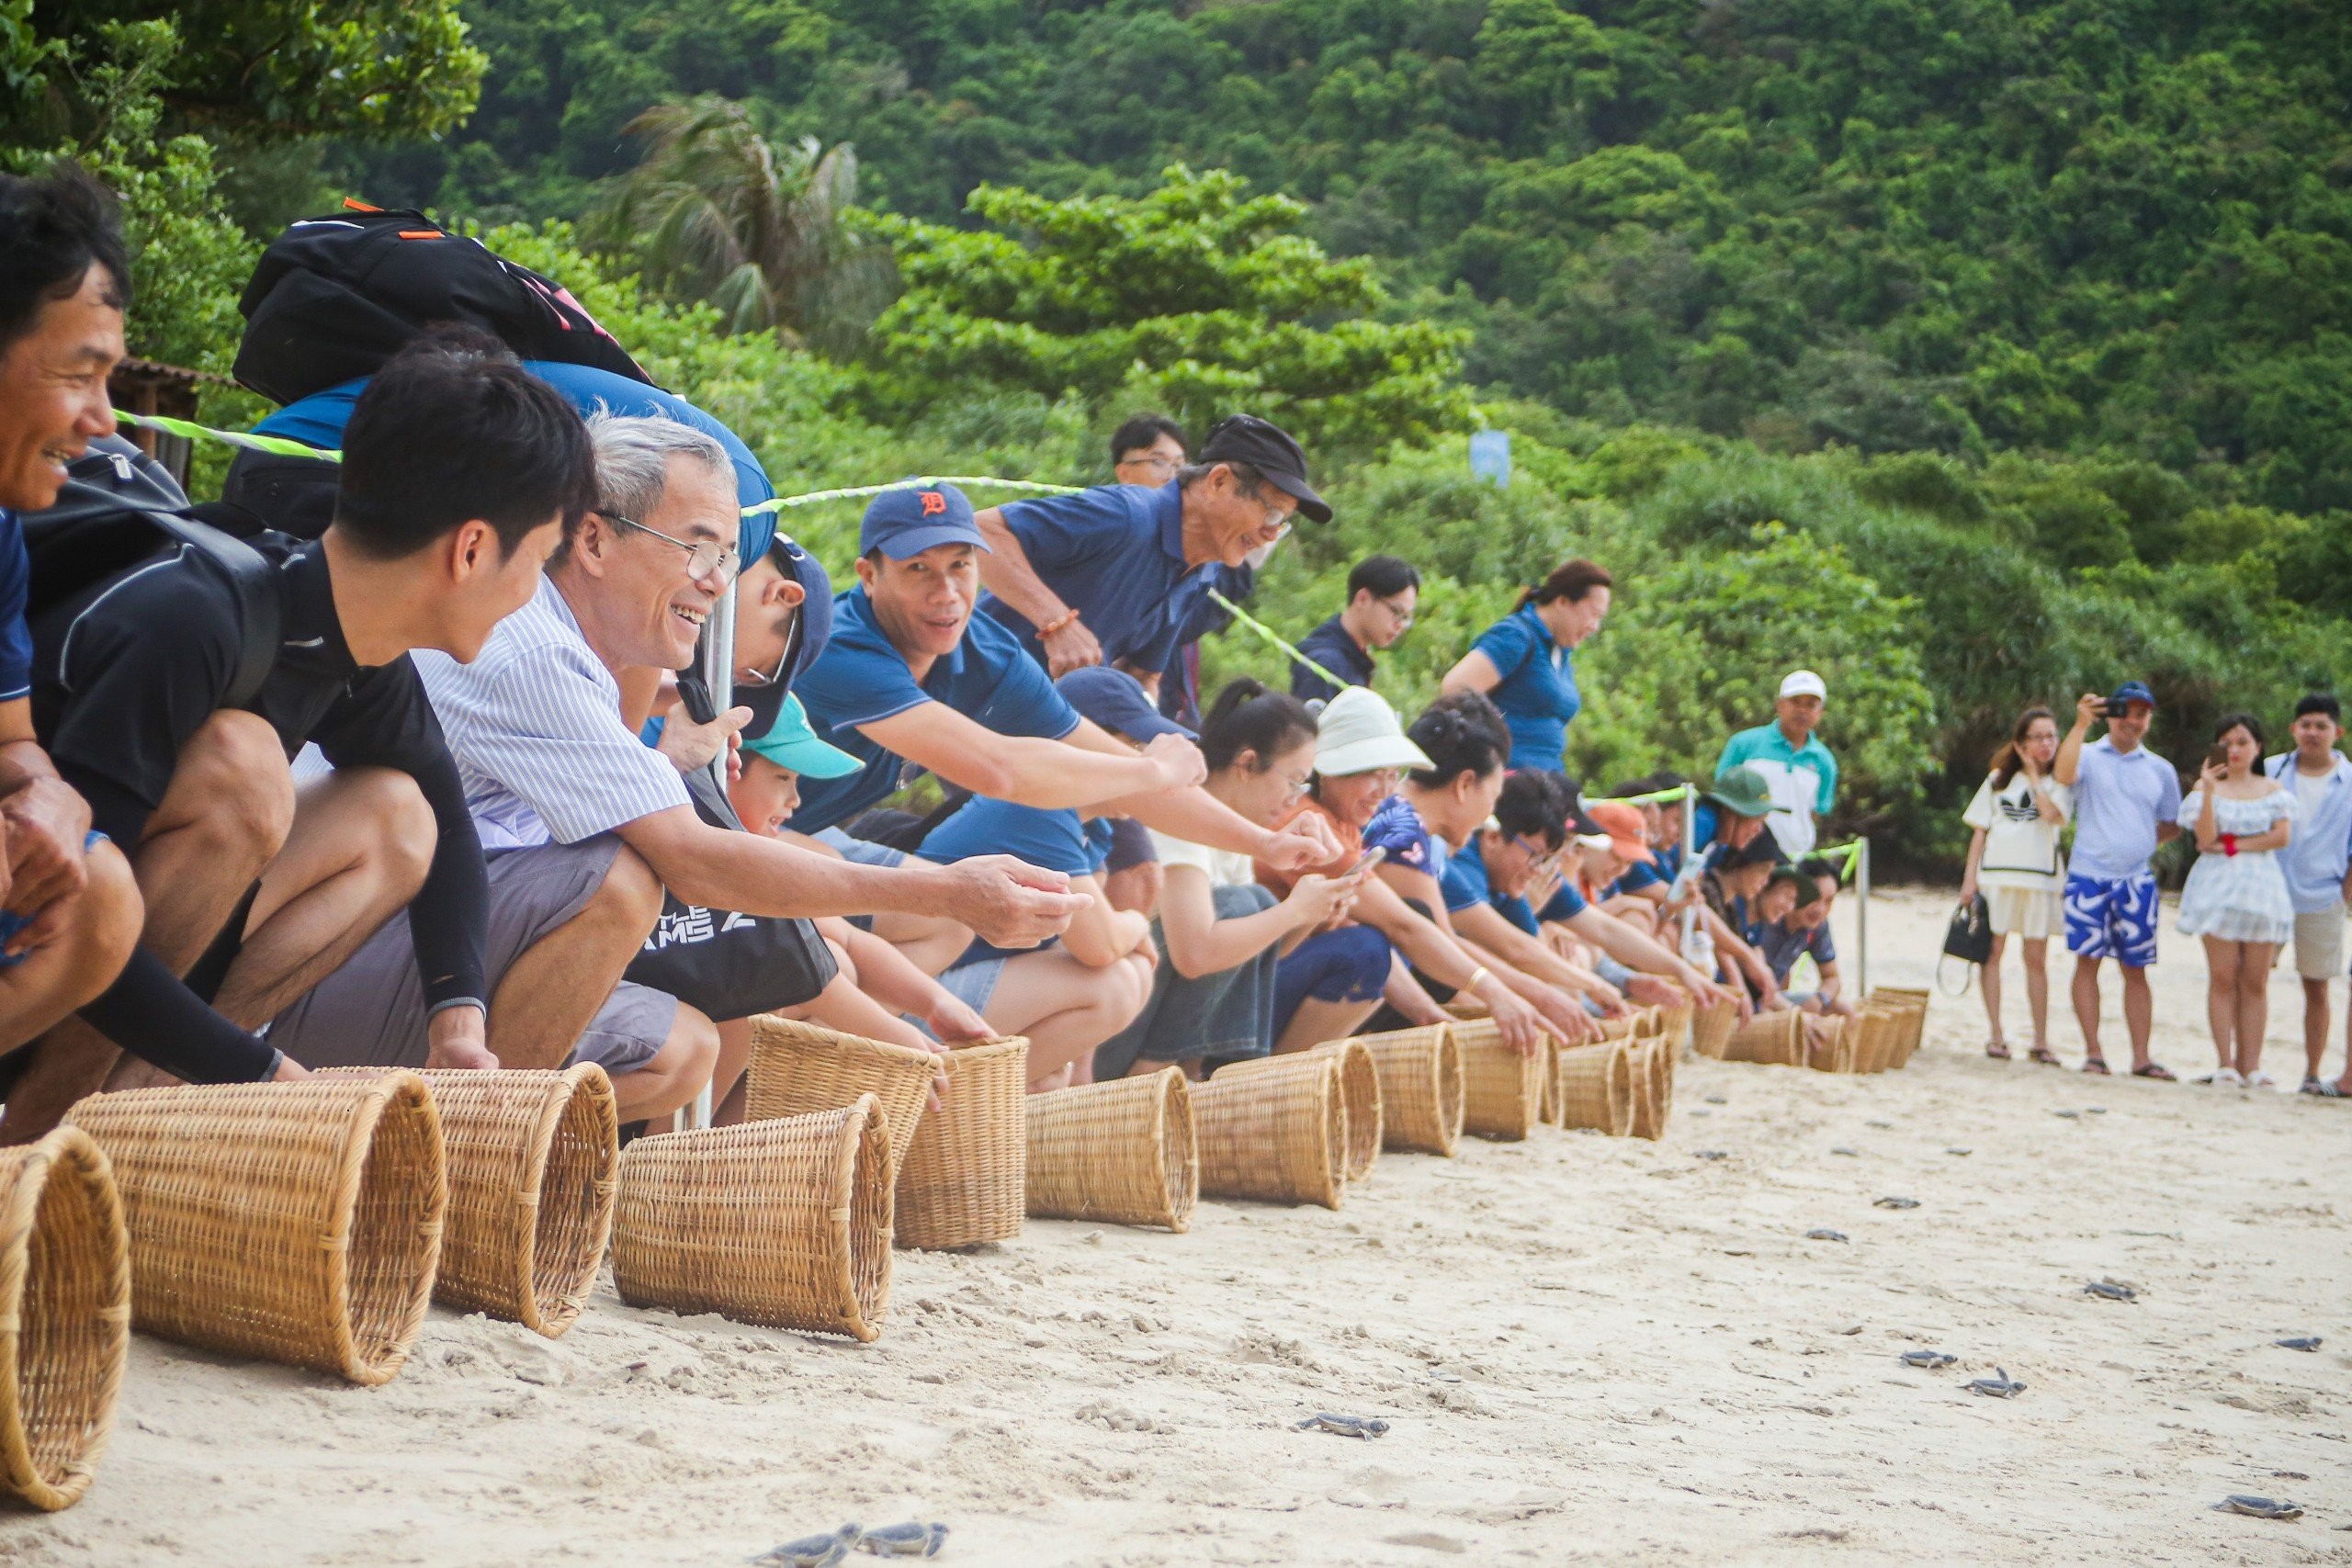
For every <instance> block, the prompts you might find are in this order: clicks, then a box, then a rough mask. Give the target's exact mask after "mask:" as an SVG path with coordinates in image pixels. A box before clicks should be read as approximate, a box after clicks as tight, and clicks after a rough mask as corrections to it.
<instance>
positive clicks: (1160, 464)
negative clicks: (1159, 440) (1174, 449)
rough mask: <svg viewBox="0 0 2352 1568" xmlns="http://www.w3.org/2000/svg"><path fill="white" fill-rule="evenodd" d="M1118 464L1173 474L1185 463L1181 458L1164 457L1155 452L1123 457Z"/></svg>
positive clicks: (1124, 466) (1122, 466)
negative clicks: (1142, 455)
mask: <svg viewBox="0 0 2352 1568" xmlns="http://www.w3.org/2000/svg"><path fill="white" fill-rule="evenodd" d="M1117 466H1118V467H1120V468H1151V469H1154V470H1156V471H1157V472H1159V473H1163V474H1172V473H1174V472H1175V471H1176V470H1177V469H1178V468H1182V466H1183V463H1182V459H1181V458H1177V457H1163V456H1161V455H1160V454H1159V453H1157V452H1154V453H1150V454H1148V455H1146V456H1144V457H1122V458H1120V459H1119V462H1118V465H1117Z"/></svg>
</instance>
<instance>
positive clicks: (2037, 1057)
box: [2025, 1045, 2066, 1067]
mask: <svg viewBox="0 0 2352 1568" xmlns="http://www.w3.org/2000/svg"><path fill="white" fill-rule="evenodd" d="M2025 1059H2026V1060H2027V1061H2029V1062H2039V1063H2041V1065H2042V1066H2045V1067H2063V1066H2065V1065H2066V1064H2065V1063H2064V1062H2062V1061H2060V1060H2059V1059H2058V1053H2057V1052H2055V1051H2052V1049H2051V1048H2050V1047H2049V1046H2047V1045H2036V1046H2035V1047H2034V1048H2033V1049H2032V1050H2030V1051H2028V1052H2027V1053H2026V1054H2025Z"/></svg>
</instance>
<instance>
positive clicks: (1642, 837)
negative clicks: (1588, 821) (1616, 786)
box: [1585, 801, 1657, 865]
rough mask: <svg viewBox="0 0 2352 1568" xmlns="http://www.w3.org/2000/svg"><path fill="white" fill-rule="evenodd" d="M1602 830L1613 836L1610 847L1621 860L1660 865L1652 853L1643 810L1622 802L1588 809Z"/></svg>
mask: <svg viewBox="0 0 2352 1568" xmlns="http://www.w3.org/2000/svg"><path fill="white" fill-rule="evenodd" d="M1585 813H1586V815H1587V816H1589V817H1590V818H1592V819H1593V821H1594V823H1596V824H1597V825H1598V826H1599V827H1600V830H1601V831H1602V832H1604V833H1606V834H1608V835H1609V848H1610V850H1611V852H1612V853H1614V854H1615V855H1616V856H1617V858H1618V859H1620V860H1628V861H1634V862H1636V863H1640V864H1642V865H1650V864H1654V863H1656V862H1657V856H1656V855H1654V854H1652V853H1651V852H1650V837H1649V828H1648V825H1647V824H1646V823H1645V822H1644V821H1643V820H1642V808H1641V807H1638V806H1627V805H1625V804H1624V803H1623V802H1622V801H1604V802H1602V803H1601V804H1600V805H1598V806H1589V807H1586V808H1585Z"/></svg>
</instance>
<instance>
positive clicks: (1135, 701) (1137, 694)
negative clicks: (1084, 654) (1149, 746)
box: [1054, 664, 1200, 740]
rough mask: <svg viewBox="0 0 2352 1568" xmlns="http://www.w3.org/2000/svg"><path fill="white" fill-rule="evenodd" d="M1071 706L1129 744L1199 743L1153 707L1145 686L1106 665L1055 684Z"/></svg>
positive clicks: (1188, 731)
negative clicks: (1176, 738)
mask: <svg viewBox="0 0 2352 1568" xmlns="http://www.w3.org/2000/svg"><path fill="white" fill-rule="evenodd" d="M1054 688H1055V690H1057V691H1058V692H1060V693H1061V694H1062V696H1063V697H1064V699H1065V700H1067V701H1068V702H1069V705H1070V706H1072V707H1074V708H1076V709H1077V710H1078V711H1079V712H1080V714H1082V715H1084V716H1086V717H1088V718H1091V719H1092V720H1093V721H1094V722H1095V723H1097V724H1099V725H1101V726H1102V727H1103V728H1105V729H1107V730H1109V731H1110V732H1111V733H1112V734H1114V735H1124V736H1125V737H1126V738H1127V739H1130V740H1154V739H1159V737H1160V736H1162V735H1181V736H1182V737H1183V738H1184V739H1187V740H1197V739H1200V738H1199V737H1198V736H1196V735H1194V734H1193V732H1192V731H1191V730H1189V729H1187V728H1184V727H1183V726H1182V725H1181V724H1178V723H1177V722H1176V721H1175V720H1173V719H1171V718H1170V717H1168V716H1166V715H1165V714H1162V713H1161V712H1160V711H1159V709H1158V708H1156V707H1154V706H1152V704H1151V698H1150V697H1149V696H1148V695H1146V694H1145V693H1144V689H1143V683H1142V682H1139V681H1137V680H1136V678H1135V677H1134V676H1132V675H1130V674H1128V673H1127V672H1126V671H1124V670H1114V669H1113V668H1112V667H1111V666H1109V665H1107V664H1094V665H1090V666H1088V667H1087V668H1085V669H1083V670H1073V671H1070V672H1069V674H1067V675H1065V676H1063V677H1062V678H1061V679H1060V680H1058V681H1057V682H1054Z"/></svg>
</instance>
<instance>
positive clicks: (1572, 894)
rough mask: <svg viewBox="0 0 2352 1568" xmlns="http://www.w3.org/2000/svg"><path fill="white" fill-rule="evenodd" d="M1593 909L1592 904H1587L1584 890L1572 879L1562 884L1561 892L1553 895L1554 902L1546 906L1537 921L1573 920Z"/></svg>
mask: <svg viewBox="0 0 2352 1568" xmlns="http://www.w3.org/2000/svg"><path fill="white" fill-rule="evenodd" d="M1589 908H1592V906H1591V905H1590V904H1589V903H1587V902H1585V897H1584V889H1583V888H1581V887H1578V886H1577V885H1576V880H1575V878H1573V877H1570V878H1568V879H1566V880H1565V881H1563V882H1562V883H1561V884H1560V890H1559V891H1558V892H1557V893H1555V894H1553V895H1552V901H1551V902H1550V903H1548V904H1546V905H1544V908H1543V910H1542V912H1541V913H1539V914H1538V915H1537V916H1536V919H1539V920H1573V919H1576V918H1577V916H1578V915H1581V914H1583V913H1584V912H1585V911H1586V910H1587V909H1589Z"/></svg>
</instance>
